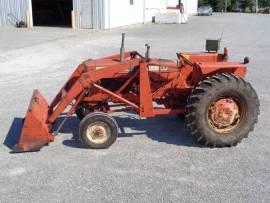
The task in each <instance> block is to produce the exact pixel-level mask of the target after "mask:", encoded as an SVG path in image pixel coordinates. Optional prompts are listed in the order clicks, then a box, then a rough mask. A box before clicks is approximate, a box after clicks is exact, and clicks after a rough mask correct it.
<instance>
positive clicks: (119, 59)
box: [12, 35, 259, 152]
mask: <svg viewBox="0 0 270 203" xmlns="http://www.w3.org/2000/svg"><path fill="white" fill-rule="evenodd" d="M122 37H123V38H122V47H121V49H120V54H116V55H113V56H108V57H104V58H101V59H97V60H92V59H89V60H86V61H84V62H83V63H81V64H80V65H79V66H78V68H77V69H76V70H75V71H74V72H73V74H72V75H71V76H70V78H69V79H68V81H67V82H66V84H65V85H64V86H63V87H62V89H61V90H60V91H59V92H58V94H57V95H56V97H55V98H54V99H53V101H52V102H51V103H50V104H48V103H47V101H46V100H45V99H44V98H43V96H42V95H41V94H40V93H39V91H38V90H35V91H34V93H33V97H32V99H31V102H30V105H29V108H28V110H27V113H26V116H25V118H24V124H23V127H22V130H21V134H20V137H19V140H18V142H17V144H15V145H14V146H13V149H12V150H13V152H27V151H38V150H40V149H41V148H42V147H43V146H44V145H47V144H49V142H51V141H53V140H54V137H55V135H57V133H58V132H59V130H60V129H61V127H62V125H63V124H64V122H65V121H66V119H67V118H68V117H70V116H72V115H73V113H76V114H77V116H78V118H79V119H80V120H81V121H80V127H79V136H80V140H81V142H82V145H84V146H85V147H88V148H94V149H100V148H107V147H109V146H111V145H112V144H113V143H114V142H115V140H116V138H117V136H118V125H117V122H116V121H115V119H114V118H113V117H111V116H110V113H113V112H116V111H121V112H124V111H133V112H135V113H137V114H138V115H139V116H140V118H151V117H154V116H159V115H168V114H175V115H185V118H186V123H187V126H188V127H189V128H190V129H191V134H192V135H194V136H195V137H196V138H197V140H198V141H199V142H201V143H203V144H205V145H207V146H211V147H224V146H234V145H236V144H237V143H239V142H240V141H241V140H242V139H243V138H244V137H247V135H248V133H249V132H250V131H252V130H253V128H254V125H255V123H256V122H257V118H258V114H259V101H258V97H257V94H256V92H255V90H254V89H253V88H252V86H251V85H250V83H248V82H247V81H245V80H244V79H243V78H244V76H245V75H246V72H247V67H246V64H247V63H248V61H249V60H248V58H245V59H244V61H243V62H229V61H228V51H227V49H226V48H225V49H224V53H218V52H217V49H216V47H217V46H218V41H216V42H215V41H213V40H212V41H211V40H209V41H207V52H202V53H177V58H178V60H177V62H175V61H173V60H167V59H155V58H151V57H150V47H149V46H148V45H147V46H146V47H147V50H146V54H145V56H142V55H141V54H139V53H138V52H136V51H131V52H125V49H124V35H123V36H122ZM116 107H117V108H116ZM64 111H66V112H67V113H66V117H65V119H64V120H63V121H62V122H61V123H60V125H59V126H58V128H57V129H56V131H54V132H52V126H53V125H54V123H55V122H56V119H57V118H58V116H59V115H60V114H62V113H63V112H64Z"/></svg>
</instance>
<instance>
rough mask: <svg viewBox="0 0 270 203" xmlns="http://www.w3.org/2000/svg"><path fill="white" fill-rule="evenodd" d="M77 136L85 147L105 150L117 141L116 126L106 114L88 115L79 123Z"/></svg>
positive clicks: (112, 119)
mask: <svg viewBox="0 0 270 203" xmlns="http://www.w3.org/2000/svg"><path fill="white" fill-rule="evenodd" d="M79 135H80V140H81V142H82V144H83V145H84V146H85V147H87V148H92V149H105V148H108V147H110V146H111V145H112V144H113V143H114V142H115V140H116V139H117V136H118V125H117V123H116V121H115V119H114V118H113V117H111V116H109V115H108V114H106V113H102V112H95V113H90V114H88V115H87V116H85V117H84V118H83V119H82V121H81V122H80V128H79Z"/></svg>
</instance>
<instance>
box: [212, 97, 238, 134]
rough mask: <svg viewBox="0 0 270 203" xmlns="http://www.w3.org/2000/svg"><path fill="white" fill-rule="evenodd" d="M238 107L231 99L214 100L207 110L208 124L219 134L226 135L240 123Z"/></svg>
mask: <svg viewBox="0 0 270 203" xmlns="http://www.w3.org/2000/svg"><path fill="white" fill-rule="evenodd" d="M240 118H241V112H240V108H239V105H238V104H237V102H236V101H235V100H234V99H233V98H222V99H218V100H215V101H214V102H213V103H212V104H211V105H210V106H209V108H208V123H209V125H210V127H211V128H212V129H214V130H215V131H217V132H219V133H227V132H229V131H231V130H232V129H234V128H235V127H236V126H237V125H238V124H239V122H240Z"/></svg>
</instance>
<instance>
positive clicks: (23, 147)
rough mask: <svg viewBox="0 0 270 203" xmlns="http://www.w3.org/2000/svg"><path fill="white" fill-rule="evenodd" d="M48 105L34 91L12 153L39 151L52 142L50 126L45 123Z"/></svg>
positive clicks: (37, 92)
mask: <svg viewBox="0 0 270 203" xmlns="http://www.w3.org/2000/svg"><path fill="white" fill-rule="evenodd" d="M48 109H49V105H48V103H47V101H46V100H45V99H44V97H43V96H42V95H41V94H40V92H39V91H38V90H34V92H33V96H32V98H31V101H30V104H29V107H28V110H27V112H26V115H25V118H24V123H23V127H22V130H21V134H20V137H19V141H18V143H17V144H15V145H14V146H13V147H12V152H32V151H39V150H40V149H41V148H42V147H43V146H44V145H47V144H48V143H49V142H50V141H53V135H52V134H51V133H50V128H51V127H50V124H48V123H47V117H48Z"/></svg>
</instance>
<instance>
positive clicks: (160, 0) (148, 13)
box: [144, 0, 167, 22]
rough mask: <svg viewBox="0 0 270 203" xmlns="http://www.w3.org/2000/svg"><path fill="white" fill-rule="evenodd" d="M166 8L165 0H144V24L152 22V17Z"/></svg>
mask: <svg viewBox="0 0 270 203" xmlns="http://www.w3.org/2000/svg"><path fill="white" fill-rule="evenodd" d="M166 8H167V0H145V19H144V22H150V21H152V17H153V16H155V15H156V14H157V13H160V12H161V11H162V10H164V9H166Z"/></svg>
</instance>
